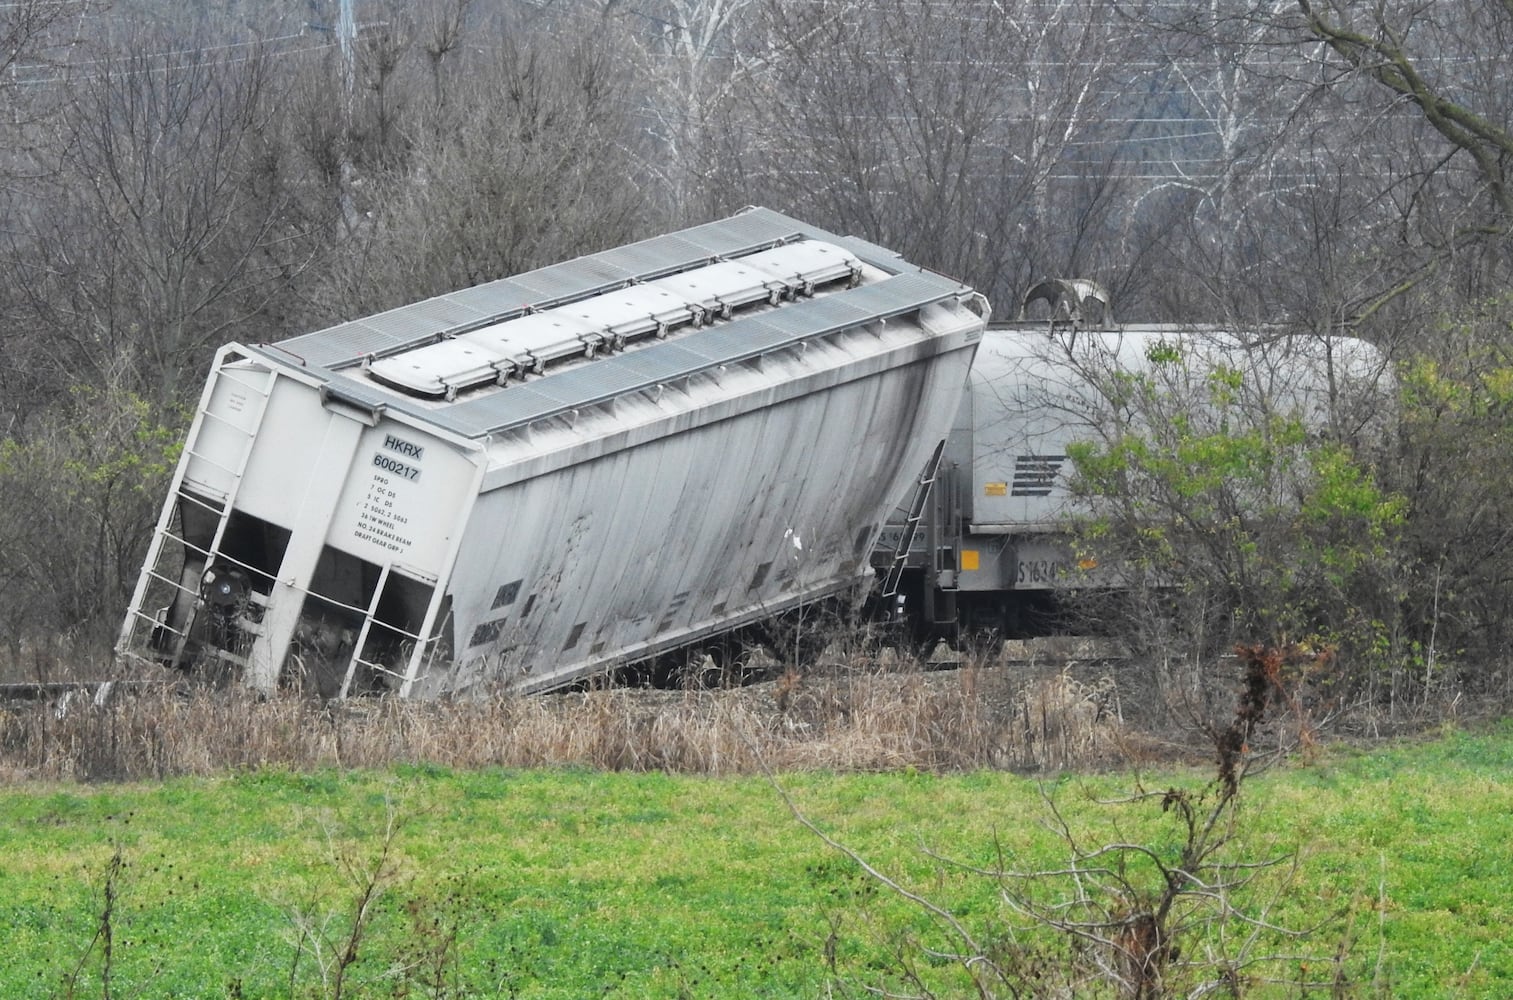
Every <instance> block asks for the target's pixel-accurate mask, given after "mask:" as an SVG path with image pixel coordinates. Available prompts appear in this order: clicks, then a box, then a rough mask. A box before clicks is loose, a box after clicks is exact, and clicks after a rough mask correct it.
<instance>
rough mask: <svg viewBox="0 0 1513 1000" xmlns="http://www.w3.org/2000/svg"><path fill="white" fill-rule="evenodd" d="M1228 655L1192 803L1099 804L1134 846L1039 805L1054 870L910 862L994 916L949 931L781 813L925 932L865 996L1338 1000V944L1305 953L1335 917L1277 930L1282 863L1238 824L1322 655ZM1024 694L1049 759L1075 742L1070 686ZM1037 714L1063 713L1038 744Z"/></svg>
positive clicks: (899, 951) (930, 905) (901, 940)
mask: <svg viewBox="0 0 1513 1000" xmlns="http://www.w3.org/2000/svg"><path fill="white" fill-rule="evenodd" d="M1237 654H1238V660H1239V662H1240V664H1241V666H1242V670H1241V672H1240V692H1239V695H1238V698H1237V699H1236V701H1237V704H1236V707H1235V708H1234V710H1233V712H1232V714H1231V715H1230V716H1229V717H1228V718H1227V719H1224V718H1222V717H1221V718H1220V719H1216V720H1215V721H1212V722H1210V723H1208V724H1207V725H1206V727H1205V728H1206V738H1207V741H1208V743H1209V746H1210V749H1211V750H1212V751H1213V753H1214V754H1215V756H1216V760H1215V765H1216V768H1215V772H1214V777H1213V779H1212V780H1211V781H1209V782H1208V783H1207V784H1205V785H1203V786H1201V787H1196V788H1194V787H1185V786H1183V785H1181V784H1180V783H1179V784H1174V785H1172V786H1170V787H1166V788H1161V789H1151V788H1147V787H1143V786H1141V785H1139V784H1138V783H1137V787H1136V789H1135V790H1134V792H1132V793H1131V794H1129V795H1127V796H1125V797H1122V798H1120V799H1117V800H1115V801H1111V802H1104V803H1102V805H1103V806H1106V807H1108V808H1109V809H1111V810H1113V811H1114V812H1117V813H1118V814H1119V815H1120V816H1123V815H1130V814H1132V811H1133V812H1140V811H1145V812H1148V813H1154V815H1155V821H1154V823H1153V824H1152V825H1151V826H1150V827H1149V828H1148V829H1147V832H1145V833H1144V834H1135V833H1133V832H1132V831H1133V830H1135V829H1139V827H1137V826H1133V825H1131V824H1128V823H1126V822H1122V821H1121V820H1120V819H1119V818H1111V819H1106V820H1093V821H1091V824H1090V828H1088V829H1084V828H1083V827H1084V825H1087V824H1086V821H1085V818H1083V817H1079V819H1078V821H1077V822H1076V823H1075V824H1074V822H1073V820H1072V819H1071V818H1069V817H1068V815H1067V814H1066V813H1065V812H1063V810H1062V808H1061V806H1060V805H1059V804H1058V802H1057V800H1056V798H1055V797H1054V796H1052V795H1050V794H1049V793H1047V794H1046V795H1045V796H1044V806H1045V822H1046V824H1047V826H1048V827H1049V828H1050V829H1051V831H1052V832H1053V833H1054V834H1055V835H1056V837H1057V838H1058V839H1059V841H1060V842H1061V844H1062V845H1063V846H1064V849H1065V852H1066V860H1065V861H1063V862H1061V863H1059V864H1052V865H1050V866H1027V865H1026V866H1023V867H1021V865H1023V857H1022V856H1021V855H1020V854H1018V852H1017V851H1016V849H1015V847H1014V846H1013V845H1011V844H1009V843H1006V842H1004V841H997V842H995V843H994V844H993V848H994V854H995V856H996V858H997V861H996V863H994V864H991V865H988V866H980V865H973V864H970V863H966V862H963V861H960V860H959V859H955V858H950V857H947V856H945V855H943V854H940V853H936V852H934V851H930V850H927V851H926V852H925V853H926V854H927V855H928V857H929V858H930V859H931V860H932V861H934V862H935V863H937V864H938V865H940V866H942V868H943V869H946V870H952V871H956V872H960V873H965V874H966V875H967V876H968V877H969V878H984V879H988V880H990V881H991V882H992V884H993V886H994V888H995V889H996V898H997V899H998V900H999V902H1000V906H999V908H998V909H997V910H992V911H989V912H988V913H986V914H978V915H976V916H974V917H963V916H961V915H959V914H958V912H957V911H956V910H955V909H953V907H952V906H951V905H950V903H949V902H947V901H946V900H944V899H942V898H940V896H939V892H940V889H939V887H938V886H937V887H936V888H935V889H934V890H922V889H916V888H911V887H910V886H909V885H907V884H906V883H905V882H904V881H902V880H899V879H896V878H893V877H891V876H890V875H889V874H888V873H886V872H883V871H881V870H879V869H877V868H876V867H874V866H872V865H870V864H868V862H867V861H866V860H865V859H864V858H862V857H860V856H859V855H857V854H856V852H854V851H852V850H851V849H849V848H848V847H846V845H845V844H843V843H840V842H838V841H837V840H835V839H834V838H832V837H830V836H829V835H828V834H826V833H824V832H823V831H822V830H820V829H819V828H818V827H817V826H816V825H815V824H814V823H813V822H811V821H810V820H809V819H808V817H806V816H805V815H804V814H803V813H802V812H801V811H800V810H799V809H798V808H797V807H796V806H795V805H794V804H793V803H792V802H791V801H790V802H789V805H790V808H793V810H794V813H795V815H796V816H797V818H798V819H799V821H800V822H802V823H803V824H804V825H805V826H806V827H808V828H809V829H810V830H811V831H812V832H814V833H815V834H816V835H817V836H819V837H820V838H821V839H823V840H824V841H825V842H826V843H827V844H829V845H830V846H832V847H834V848H836V849H837V850H839V851H840V852H841V853H843V854H844V855H846V856H847V857H848V858H849V859H850V860H851V861H853V862H854V863H855V864H857V866H858V867H859V868H860V869H861V870H862V871H863V872H864V873H865V874H866V875H867V876H868V877H869V878H870V879H872V880H873V881H874V882H875V883H876V884H878V885H879V886H881V887H882V888H884V889H886V890H887V891H889V892H890V893H892V894H893V895H895V896H896V897H898V898H900V899H902V900H904V901H906V902H908V903H909V904H911V905H912V906H913V907H914V908H915V909H916V911H917V913H918V914H919V916H920V918H921V920H922V921H923V922H924V926H925V927H927V928H928V929H924V930H920V931H916V932H906V933H897V932H895V933H894V934H893V936H892V937H891V938H890V939H889V942H888V947H889V952H890V955H891V958H892V962H891V964H890V965H889V966H887V967H885V968H883V969H882V970H880V972H879V973H878V974H877V976H876V979H875V982H874V984H873V985H871V986H869V987H868V992H869V993H873V994H875V995H880V996H889V997H904V996H908V997H914V998H923V997H936V996H946V995H949V996H966V995H970V996H976V997H981V998H983V1000H988V998H993V997H1025V996H1065V997H1072V996H1097V997H1111V998H1118V1000H1158V998H1163V997H1180V996H1187V997H1194V996H1210V995H1220V996H1236V997H1237V996H1241V995H1244V994H1246V993H1249V992H1251V991H1252V990H1256V991H1264V990H1268V989H1277V988H1281V989H1282V990H1284V991H1286V992H1287V993H1288V995H1298V996H1308V995H1326V994H1327V995H1331V996H1343V995H1346V994H1347V993H1348V992H1349V989H1350V984H1349V982H1348V980H1347V978H1346V977H1345V974H1344V968H1343V959H1344V957H1345V954H1346V952H1347V951H1348V947H1349V942H1348V936H1347V938H1345V939H1343V940H1342V943H1340V944H1339V945H1338V946H1337V947H1336V948H1335V949H1334V951H1333V953H1332V954H1330V953H1320V952H1318V951H1317V949H1318V947H1319V943H1320V941H1321V940H1326V937H1325V932H1332V931H1333V930H1335V929H1336V928H1338V927H1340V926H1342V924H1341V921H1340V919H1339V918H1340V916H1341V915H1340V914H1334V913H1325V914H1323V915H1322V917H1321V918H1320V917H1317V916H1315V917H1311V918H1310V917H1305V918H1303V919H1304V920H1308V919H1313V920H1314V921H1315V923H1314V925H1313V926H1305V927H1296V926H1288V925H1284V924H1283V923H1281V922H1279V921H1278V919H1277V916H1276V912H1277V908H1278V904H1279V903H1280V902H1281V901H1282V900H1283V899H1285V898H1287V896H1288V894H1289V890H1290V889H1291V888H1292V886H1293V885H1294V882H1295V875H1296V872H1297V868H1298V859H1297V857H1296V856H1295V855H1293V854H1291V853H1289V852H1287V851H1285V850H1278V851H1276V852H1275V853H1268V849H1267V848H1266V847H1264V846H1260V847H1258V846H1257V845H1256V844H1255V843H1254V842H1251V841H1250V838H1247V837H1246V836H1245V834H1246V830H1245V825H1244V814H1243V813H1242V812H1241V809H1240V803H1241V797H1242V787H1243V785H1244V783H1245V781H1246V779H1247V778H1248V777H1249V776H1250V775H1251V774H1252V773H1254V772H1255V770H1256V768H1257V767H1258V765H1261V764H1263V763H1265V762H1266V761H1267V760H1268V759H1270V756H1271V755H1270V754H1269V753H1267V752H1263V751H1262V749H1261V745H1260V737H1261V735H1262V733H1263V727H1264V726H1265V725H1266V724H1267V723H1268V722H1269V721H1270V719H1271V718H1272V717H1275V716H1279V715H1280V716H1282V717H1283V718H1284V720H1285V722H1284V725H1286V726H1292V725H1295V724H1300V718H1301V716H1300V715H1299V711H1300V706H1299V703H1298V699H1297V697H1296V685H1295V681H1296V680H1297V678H1299V677H1300V676H1306V673H1307V670H1308V668H1309V667H1311V666H1316V665H1317V664H1319V663H1320V662H1322V661H1323V660H1326V659H1327V658H1328V657H1329V656H1330V655H1331V651H1319V650H1313V649H1308V648H1304V647H1298V646H1291V647H1280V648H1279V647H1269V646H1263V645H1254V646H1244V647H1240V648H1239V649H1237ZM1027 687H1029V688H1031V689H1034V690H1035V691H1036V692H1037V693H1038V694H1037V697H1038V701H1039V704H1040V705H1041V706H1042V707H1044V708H1045V709H1047V715H1046V725H1045V728H1044V729H1043V732H1044V733H1054V734H1055V741H1056V742H1061V743H1063V744H1064V743H1066V742H1067V741H1074V740H1076V739H1079V738H1081V737H1082V735H1083V731H1082V730H1079V729H1078V728H1077V724H1078V723H1077V720H1078V718H1079V716H1080V715H1081V714H1082V713H1084V712H1085V711H1086V706H1087V704H1088V703H1089V700H1090V699H1089V698H1088V697H1087V696H1086V688H1085V686H1084V685H1082V684H1081V683H1079V682H1076V681H1075V680H1074V679H1072V678H1070V677H1069V676H1067V675H1066V674H1065V673H1062V674H1057V675H1053V676H1049V677H1040V678H1036V679H1034V680H1032V681H1030V682H1029V684H1028V685H1027ZM1095 690H1096V688H1095ZM1052 706H1060V707H1061V708H1062V709H1063V711H1061V712H1060V713H1059V714H1058V715H1057V716H1056V717H1055V719H1054V727H1056V728H1054V729H1053V728H1052V726H1053V722H1052V715H1051V713H1050V708H1051V707H1052ZM1062 727H1065V728H1064V729H1063V728H1062ZM1301 732H1302V730H1301V729H1300V730H1299V733H1300V734H1301ZM1157 810H1158V812H1155V811H1157ZM1111 815H1112V814H1111ZM1326 943H1327V941H1326ZM1299 970H1301V971H1299ZM1268 995H1269V994H1268Z"/></svg>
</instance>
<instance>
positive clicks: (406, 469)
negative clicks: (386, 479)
mask: <svg viewBox="0 0 1513 1000" xmlns="http://www.w3.org/2000/svg"><path fill="white" fill-rule="evenodd" d="M373 464H374V465H375V466H376V467H378V468H380V469H382V470H384V471H385V472H388V473H392V474H393V475H396V476H399V477H400V478H401V479H409V480H412V481H413V480H416V479H419V478H420V470H419V469H417V468H415V466H413V465H406V464H404V463H403V462H396V461H395V460H394V459H392V458H390V457H389V456H387V455H374V456H373Z"/></svg>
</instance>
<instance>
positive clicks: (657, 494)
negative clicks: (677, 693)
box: [118, 209, 988, 697]
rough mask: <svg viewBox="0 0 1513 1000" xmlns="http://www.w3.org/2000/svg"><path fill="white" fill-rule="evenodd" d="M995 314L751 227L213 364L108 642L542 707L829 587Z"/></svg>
mask: <svg viewBox="0 0 1513 1000" xmlns="http://www.w3.org/2000/svg"><path fill="white" fill-rule="evenodd" d="M987 313H988V310H987V306H986V303H985V301H984V300H983V299H982V298H981V297H980V296H978V295H976V294H975V293H974V292H973V291H972V290H971V289H970V288H967V287H965V286H963V285H961V284H960V283H958V282H956V281H953V280H950V279H948V278H945V277H942V276H940V275H937V274H934V273H931V272H928V271H925V270H922V269H920V268H918V267H915V266H912V265H910V264H908V263H907V262H905V261H904V260H902V259H900V258H899V257H898V256H897V255H896V254H894V253H892V252H890V251H887V250H885V249H883V248H881V247H878V246H875V245H872V244H869V243H866V242H864V241H861V240H856V239H852V238H846V237H841V236H837V235H835V234H833V233H828V232H824V231H822V230H819V229H816V228H814V227H812V226H809V225H806V224H804V223H802V222H799V221H796V220H794V219H791V218H786V217H784V216H782V215H780V214H777V213H775V212H771V211H768V210H765V209H751V210H747V211H746V212H743V213H741V214H739V215H736V216H734V217H732V218H730V219H726V220H723V221H719V222H714V223H710V224H708V225H703V226H698V227H694V228H692V229H687V230H684V231H682V232H678V233H673V234H669V235H666V236H661V237H657V238H654V239H650V240H646V241H643V242H640V243H635V244H632V245H629V246H624V247H620V248H617V249H612V250H608V251H605V252H602V253H597V254H593V255H590V256H587V257H583V258H580V259H577V260H573V261H569V262H566V263H562V264H558V265H554V266H551V267H546V268H543V269H540V270H537V271H532V272H530V273H527V274H523V275H519V276H517V277H513V278H508V279H504V280H500V281H495V282H492V283H489V284H485V285H480V286H478V287H475V288H469V289H466V290H463V291H459V292H455V293H452V294H449V295H443V296H440V297H438V298H434V299H430V300H427V301H424V302H420V303H417V304H414V305H410V306H406V307H404V308H400V309H395V310H393V311H390V312H386V313H382V314H380V315H377V316H372V317H369V318H366V319H360V320H356V321H353V322H349V323H344V324H342V325H339V326H336V327H332V328H330V329H327V330H324V331H320V332H317V333H311V334H307V335H305V336H301V337H296V338H294V339H292V340H287V341H284V342H282V343H279V344H276V345H261V346H243V345H238V344H232V345H229V346H227V347H225V348H223V349H222V350H221V351H220V352H219V354H218V356H217V358H216V361H215V364H214V368H213V370H212V371H211V373H210V377H209V381H208V383H207V385H206V387H205V391H204V394H203V396H202V399H201V402H200V406H199V412H198V414H197V415H196V417H195V419H194V422H193V425H192V427H191V429H190V431H189V435H188V439H187V442H186V446H185V449H184V452H183V457H182V460H181V462H180V464H179V466H178V469H177V472H176V475H175V477H174V479H173V483H172V487H171V489H170V492H169V495H168V497H167V500H166V502H165V505H164V508H163V513H162V518H161V520H160V522H159V524H158V527H157V530H156V532H155V534H154V535H153V538H152V541H151V544H150V548H149V552H148V554H147V558H146V560H145V563H144V565H143V569H142V573H141V576H140V579H139V582H138V584H137V587H136V590H135V593H134V595H133V597H132V601H131V606H130V608H129V610H128V613H127V616H126V620H125V624H124V626H123V629H122V633H121V638H120V642H119V646H118V651H119V652H120V653H121V654H123V655H125V656H129V657H136V658H140V659H147V660H151V661H155V662H162V663H167V664H172V665H177V666H183V665H188V664H190V663H192V662H204V661H206V660H209V661H211V662H219V663H222V664H225V665H228V667H229V669H231V670H234V671H236V672H238V673H239V674H240V675H241V676H242V677H243V678H244V679H245V680H246V681H247V682H248V683H249V684H251V685H252V686H254V687H256V688H259V689H263V690H268V689H271V688H273V687H275V686H277V685H278V684H280V683H281V682H285V681H288V680H290V679H291V678H292V676H293V674H294V673H296V672H302V673H303V674H304V675H305V676H306V677H307V678H313V679H314V681H315V682H316V683H317V684H318V685H319V687H320V689H321V690H322V692H323V693H325V694H328V695H341V696H345V695H347V694H350V693H354V692H357V691H371V690H387V691H394V692H397V693H398V694H400V695H404V696H414V697H434V696H438V695H443V694H450V693H459V692H465V691H470V690H483V689H492V688H498V687H505V686H508V687H511V688H513V689H515V690H522V691H537V690H546V689H550V688H553V687H558V686H562V685H565V684H568V683H570V682H573V681H575V680H577V679H579V678H582V677H584V676H586V675H588V674H590V673H591V672H597V671H601V670H604V669H607V668H608V667H609V666H611V665H614V664H616V663H621V662H626V661H629V660H634V659H639V658H644V657H647V656H651V655H654V654H656V653H658V652H661V651H664V650H669V649H673V648H676V647H679V646H681V645H686V644H688V643H690V642H693V641H696V640H697V639H699V638H701V637H702V636H705V635H708V634H711V633H714V632H718V631H722V630H725V629H729V628H732V627H734V626H737V625H740V624H743V623H745V622H749V621H752V620H755V619H757V618H759V617H762V616H765V615H768V614H772V613H775V612H778V611H781V610H783V609H784V608H787V607H791V606H793V605H795V604H798V603H800V602H806V601H811V600H814V599H817V598H819V597H822V596H825V595H828V594H831V593H833V592H836V591H839V590H841V589H843V588H845V587H848V586H850V585H852V584H854V583H856V582H857V581H858V580H860V579H862V578H863V577H865V576H866V574H867V573H868V572H869V566H868V555H869V553H870V552H871V551H872V548H873V546H874V544H875V541H876V537H877V534H878V531H879V530H880V525H881V522H882V520H883V518H884V516H885V515H886V513H887V511H888V509H889V508H890V507H891V506H892V505H893V503H894V502H895V501H896V500H897V498H898V497H899V496H900V495H903V494H904V493H905V492H907V489H908V486H909V483H910V482H911V480H912V479H913V478H914V477H915V476H916V475H917V473H918V470H919V468H920V467H921V466H923V465H924V464H925V461H926V459H927V457H928V456H929V455H930V453H931V450H932V448H934V447H935V446H936V444H937V443H938V442H939V441H940V440H941V439H943V438H944V437H945V435H946V433H947V431H948V430H949V428H950V424H951V419H952V415H953V414H954V413H955V412H956V408H957V404H958V402H959V399H960V395H961V391H962V387H963V385H964V383H965V380H966V377H967V372H968V370H969V368H970V366H971V361H972V356H973V353H974V351H975V348H976V345H977V343H978V340H979V338H980V337H981V334H982V331H983V329H984V326H985V323H986V321H987Z"/></svg>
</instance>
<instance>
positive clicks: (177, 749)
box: [0, 656, 1131, 781]
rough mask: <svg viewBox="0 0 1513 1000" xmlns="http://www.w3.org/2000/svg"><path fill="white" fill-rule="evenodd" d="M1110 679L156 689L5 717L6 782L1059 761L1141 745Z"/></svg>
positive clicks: (874, 666) (945, 766)
mask: <svg viewBox="0 0 1513 1000" xmlns="http://www.w3.org/2000/svg"><path fill="white" fill-rule="evenodd" d="M1117 707H1118V692H1117V688H1116V687H1115V685H1114V682H1113V680H1112V679H1111V678H1108V677H1104V678H1103V679H1102V680H1101V681H1099V682H1097V683H1087V682H1084V681H1081V680H1078V679H1076V678H1075V677H1073V676H1072V673H1071V672H1070V671H1069V670H1067V669H1065V667H1064V666H1063V665H1059V664H1057V665H1051V664H1044V663H1042V664H1035V663H1030V664H1022V663H1018V664H1015V663H1006V662H991V661H986V662H985V661H981V660H978V661H969V662H967V663H966V664H964V665H962V666H960V667H958V668H956V669H951V670H939V671H930V670H925V669H923V668H922V667H921V666H920V665H919V664H918V663H913V662H899V661H890V660H886V659H884V660H881V661H880V660H878V659H877V658H866V657H860V656H858V657H852V658H851V660H850V662H848V663H845V664H832V665H828V666H825V667H823V668H815V670H814V671H812V672H809V673H804V674H800V673H795V672H790V673H789V674H787V675H784V676H783V677H782V678H781V679H779V680H778V681H775V682H769V683H766V684H760V685H755V686H751V687H743V688H733V689H725V690H689V691H651V690H644V689H608V690H595V691H587V692H578V693H572V694H559V695H548V696H533V697H520V696H501V697H497V698H492V699H486V700H477V701H443V702H430V703H417V702H404V701H399V700H397V699H374V700H359V701H351V702H346V703H339V704H329V705H322V704H320V703H319V702H317V701H313V700H310V699H308V698H304V697H296V696H293V695H291V696H288V697H280V698H274V699H270V700H259V699H258V698H256V697H255V696H253V695H251V694H249V693H247V692H245V691H242V690H240V689H237V688H214V687H208V686H192V685H187V684H182V683H181V684H176V685H167V684H157V685H152V686H145V687H138V688H132V689H122V688H120V687H118V688H117V690H116V691H115V692H114V693H113V694H112V696H111V697H110V698H109V699H107V700H106V701H105V703H104V704H100V705H96V704H94V703H93V702H92V701H91V700H90V699H89V698H88V697H87V696H83V695H75V696H73V697H71V698H69V699H67V701H66V702H65V701H63V700H62V699H61V698H59V697H53V698H51V699H48V700H43V701H33V702H30V703H28V704H25V705H18V704H12V705H10V706H9V707H8V708H7V709H6V710H4V711H0V777H9V778H11V779H33V780H81V781H95V780H134V779H154V778H163V777H168V776H172V775H186V774H197V775H204V774H216V773H224V772H228V771H238V770H246V769H253V768H268V767H273V768H287V769H293V770H307V769H315V768H324V767H337V768H373V767H386V766H390V765H394V764H399V763H428V764H435V765H440V766H444V767H455V768H474V767H489V766H502V767H556V766H583V767H592V768H598V769H606V770H632V771H650V770H661V771H676V772H681V773H693V774H740V773H754V772H757V771H760V770H762V769H763V768H764V767H766V768H776V769H780V770H800V769H813V768H826V769H833V770H876V769H893V768H904V767H913V768H918V769H921V770H932V771H945V770H964V769H972V768H1016V769H1037V770H1038V769H1060V768H1065V767H1071V766H1079V767H1085V766H1089V765H1097V764H1099V763H1104V762H1110V761H1113V760H1115V759H1120V758H1123V757H1126V756H1127V755H1128V754H1129V753H1130V746H1131V740H1130V739H1129V734H1128V733H1127V731H1126V728H1125V726H1124V725H1123V723H1122V722H1121V720H1120V718H1119V713H1118V711H1117Z"/></svg>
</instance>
